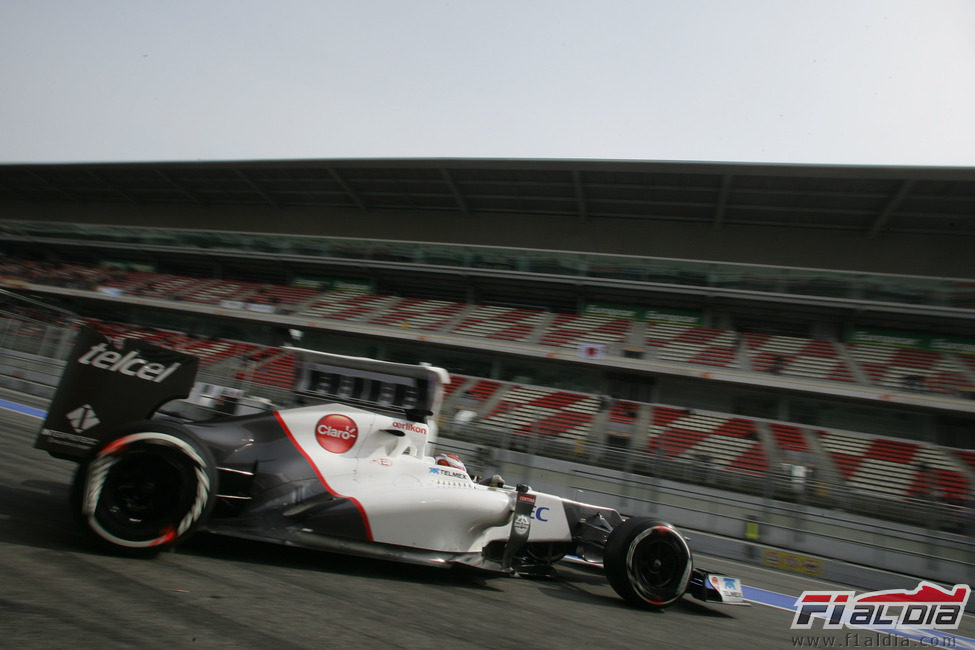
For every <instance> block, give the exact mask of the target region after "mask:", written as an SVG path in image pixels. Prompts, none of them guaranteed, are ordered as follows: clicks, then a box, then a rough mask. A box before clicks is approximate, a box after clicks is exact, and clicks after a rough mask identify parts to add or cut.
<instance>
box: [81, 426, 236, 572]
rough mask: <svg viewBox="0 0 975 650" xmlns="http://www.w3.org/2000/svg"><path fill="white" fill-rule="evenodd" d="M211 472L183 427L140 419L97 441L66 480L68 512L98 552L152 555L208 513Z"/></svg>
mask: <svg viewBox="0 0 975 650" xmlns="http://www.w3.org/2000/svg"><path fill="white" fill-rule="evenodd" d="M216 494H217V470H216V464H215V463H214V460H213V456H212V454H211V453H210V451H209V450H208V449H207V448H206V447H205V446H204V445H202V444H201V443H200V442H199V441H198V440H197V439H196V438H195V437H194V436H193V434H191V433H190V432H189V431H187V430H186V429H185V428H183V427H181V426H179V425H177V424H172V423H168V422H156V421H146V422H141V423H138V424H135V425H131V426H128V427H126V428H125V429H123V430H121V431H119V432H118V434H117V435H116V436H115V437H113V438H112V439H111V440H108V441H106V442H103V443H101V444H100V445H99V446H98V447H96V448H95V450H94V451H93V452H92V453H91V455H90V456H89V457H88V458H87V459H86V461H85V462H83V463H82V464H81V465H80V466H79V468H78V471H77V473H76V474H75V479H74V481H73V483H72V489H71V503H72V508H73V510H74V512H75V514H76V516H77V518H78V520H79V522H80V523H81V525H82V527H83V528H84V530H85V531H86V532H87V533H88V534H89V535H90V536H91V537H92V538H93V539H94V541H95V542H96V543H97V544H98V545H99V546H101V547H103V548H105V549H107V550H110V551H113V552H116V553H120V554H123V555H135V556H152V555H155V554H156V553H158V552H159V551H161V550H162V549H164V548H167V547H169V546H172V545H174V544H176V543H177V542H179V541H182V540H184V539H186V538H187V537H188V536H189V535H191V534H192V533H193V532H195V531H196V530H197V529H198V528H199V527H200V526H201V525H203V524H204V523H205V522H206V520H207V518H208V517H209V515H210V512H211V511H212V510H213V505H214V502H215V500H216Z"/></svg>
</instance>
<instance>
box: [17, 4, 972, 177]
mask: <svg viewBox="0 0 975 650" xmlns="http://www.w3.org/2000/svg"><path fill="white" fill-rule="evenodd" d="M328 158H505V159H519V158H533V159H537V158H543V159H580V158H582V159H601V160H606V159H613V160H667V161H717V162H724V161H735V162H757V163H801V164H852V165H912V166H913V165H920V166H965V167H968V166H975V0H909V1H902V0H814V1H809V0H777V1H773V0H663V1H658V0H627V1H622V0H588V1H585V2H583V1H578V0H343V1H337V0H267V1H266V2H259V1H255V0H235V1H231V0H206V1H201V0H191V1H185V0H168V1H166V2H159V1H158V0H151V1H150V0H118V1H115V0H88V1H85V2H82V1H78V0H2V2H0V163H31V162H108V161H124V162H131V161H195V160H267V159H328Z"/></svg>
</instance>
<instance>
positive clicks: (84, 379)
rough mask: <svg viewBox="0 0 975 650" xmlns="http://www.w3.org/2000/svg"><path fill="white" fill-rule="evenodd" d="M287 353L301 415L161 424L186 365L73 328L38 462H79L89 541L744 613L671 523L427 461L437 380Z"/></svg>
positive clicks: (193, 364)
mask: <svg viewBox="0 0 975 650" xmlns="http://www.w3.org/2000/svg"><path fill="white" fill-rule="evenodd" d="M294 352H295V353H296V354H297V356H298V358H299V359H300V363H299V364H298V377H297V378H296V392H297V395H298V398H299V399H300V400H301V401H303V402H304V403H306V404H311V405H307V406H299V407H297V408H288V409H281V410H269V411H266V412H259V413H253V414H249V415H242V416H231V417H223V418H218V419H204V420H199V419H196V420H194V419H188V418H185V417H176V416H164V415H161V414H160V413H159V412H158V411H159V410H160V407H161V406H162V405H163V404H165V403H170V402H172V400H177V399H180V398H184V397H186V396H187V395H189V394H190V392H191V391H192V389H193V386H194V382H195V377H196V368H197V361H198V360H197V359H196V358H194V357H192V356H189V355H186V354H183V353H179V352H176V351H173V350H168V349H165V348H161V347H158V346H155V345H151V344H149V343H146V342H144V341H140V340H136V339H127V338H126V339H116V338H111V337H107V336H105V335H102V334H100V333H98V332H97V331H96V330H94V329H91V328H86V329H83V330H81V332H80V333H79V335H78V339H77V341H76V343H75V346H74V349H73V351H72V354H71V357H70V358H69V360H68V362H67V365H66V366H65V371H64V375H63V376H62V380H61V383H60V384H59V386H58V390H57V392H56V394H55V396H54V399H53V400H52V403H51V407H50V410H49V412H48V416H47V419H46V420H45V422H44V424H43V426H42V428H41V431H40V433H39V435H38V437H37V442H36V446H37V447H39V448H42V449H46V450H47V451H48V452H49V453H51V454H52V455H54V456H56V457H59V458H68V459H72V460H75V461H78V462H79V463H80V465H79V467H78V470H77V472H76V475H75V479H74V481H73V485H72V490H71V500H72V509H73V511H74V512H75V514H76V515H77V517H78V519H79V521H80V522H81V524H82V526H83V527H84V529H85V530H86V531H87V532H88V533H89V535H90V536H91V538H92V539H93V540H94V541H95V542H97V543H98V544H100V545H102V546H105V547H108V548H110V549H111V550H113V551H115V552H120V553H124V554H131V555H148V554H152V553H155V552H158V551H159V550H161V549H163V548H166V547H169V546H172V545H174V544H177V543H179V542H180V541H181V540H183V539H185V538H186V537H187V536H188V535H190V534H192V533H193V532H195V531H198V530H206V531H209V532H213V533H218V534H223V535H230V536H235V537H242V538H248V539H257V540H265V541H270V542H277V543H282V544H291V545H296V546H301V547H307V548H315V549H322V550H326V551H332V552H340V553H349V554H355V555H360V556H368V557H377V558H385V559H393V560H399V561H403V562H410V563H417V564H424V565H431V566H443V567H451V566H466V567H474V568H476V569H479V570H483V571H489V572H493V573H497V574H508V575H518V574H543V573H545V572H547V571H549V570H550V569H551V567H552V565H553V563H555V562H558V561H560V560H562V558H564V557H566V556H569V557H571V558H573V561H576V562H582V563H584V564H588V565H590V566H593V567H596V568H601V569H602V570H604V571H605V574H606V577H607V578H608V580H609V582H610V584H611V585H612V586H613V589H615V590H616V592H617V593H618V594H619V595H620V596H622V597H623V598H624V599H625V600H626V601H627V602H629V603H631V604H633V605H635V606H639V607H648V608H661V607H665V606H667V605H669V604H671V603H673V602H674V601H676V600H677V599H679V598H681V597H682V596H683V595H684V594H685V593H690V594H691V595H693V596H695V597H697V598H699V599H702V600H706V601H715V602H725V603H741V602H743V601H742V596H741V585H740V583H739V581H738V580H737V579H735V578H729V577H727V576H721V575H712V574H710V573H707V572H705V571H702V570H698V569H695V568H694V566H693V561H692V555H691V550H690V548H689V547H688V544H687V541H686V540H685V538H684V537H683V536H682V535H681V533H680V532H678V531H677V530H676V529H675V528H674V527H673V526H671V525H670V524H667V523H664V522H660V521H653V520H650V519H642V518H630V519H624V517H622V516H621V515H620V513H619V512H617V511H616V510H613V509H610V508H604V507H599V506H595V505H589V504H585V503H579V502H577V501H573V500H570V499H565V498H562V497H559V496H555V495H552V494H544V493H540V492H535V491H533V490H532V489H531V488H530V487H528V486H526V485H518V486H508V485H504V484H503V481H502V480H501V479H500V477H492V478H491V479H487V480H485V481H477V480H475V479H474V478H472V477H471V476H470V475H469V474H468V472H467V471H466V470H465V468H464V467H463V464H462V463H461V462H459V460H458V459H456V458H450V457H443V456H441V457H440V458H436V457H432V456H429V455H427V449H428V447H429V445H431V444H432V443H433V442H435V440H436V424H435V423H436V420H437V415H438V413H439V411H440V407H441V405H442V403H443V398H444V386H445V385H446V384H447V383H448V381H449V377H448V375H447V372H446V371H445V370H443V369H441V368H435V367H431V366H426V365H415V366H414V365H406V364H397V363H390V362H383V361H376V360H372V359H363V358H358V357H347V356H342V355H334V354H326V353H320V352H314V351H311V350H298V349H294Z"/></svg>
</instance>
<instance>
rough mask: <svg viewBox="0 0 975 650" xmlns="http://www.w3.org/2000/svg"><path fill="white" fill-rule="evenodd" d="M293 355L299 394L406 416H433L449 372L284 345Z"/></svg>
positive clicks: (423, 418) (418, 419)
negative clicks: (295, 356)
mask: <svg viewBox="0 0 975 650" xmlns="http://www.w3.org/2000/svg"><path fill="white" fill-rule="evenodd" d="M286 349H288V350H291V351H292V352H294V353H295V354H296V355H297V357H298V365H297V374H298V376H297V378H296V384H295V392H296V394H297V395H298V397H299V398H305V399H315V400H329V401H336V402H342V403H346V404H351V405H353V406H361V407H363V408H367V409H371V410H380V411H387V412H392V413H395V414H397V415H399V416H405V417H406V419H408V420H412V421H416V422H426V421H427V419H428V418H431V417H432V418H436V416H437V414H439V413H440V407H441V406H442V405H443V399H444V386H445V385H446V384H447V383H448V382H449V381H450V375H449V374H447V371H446V370H444V369H443V368H438V367H436V366H429V365H423V364H421V365H411V364H407V363H395V362H392V361H379V360H377V359H367V358H365V357H350V356H346V355H342V354H331V353H328V352H317V351H315V350H306V349H303V348H294V347H286Z"/></svg>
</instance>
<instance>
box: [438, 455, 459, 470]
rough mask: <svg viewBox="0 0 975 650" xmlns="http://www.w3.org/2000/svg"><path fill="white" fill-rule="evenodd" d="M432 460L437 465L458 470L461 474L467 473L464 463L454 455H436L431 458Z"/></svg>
mask: <svg viewBox="0 0 975 650" xmlns="http://www.w3.org/2000/svg"><path fill="white" fill-rule="evenodd" d="M433 459H434V460H436V461H437V465H444V466H446V467H453V468H454V469H459V470H460V471H462V472H466V471H467V468H466V467H465V466H464V461H462V460H461V459H460V457H459V456H455V455H454V454H437V455H436V456H434V457H433Z"/></svg>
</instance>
